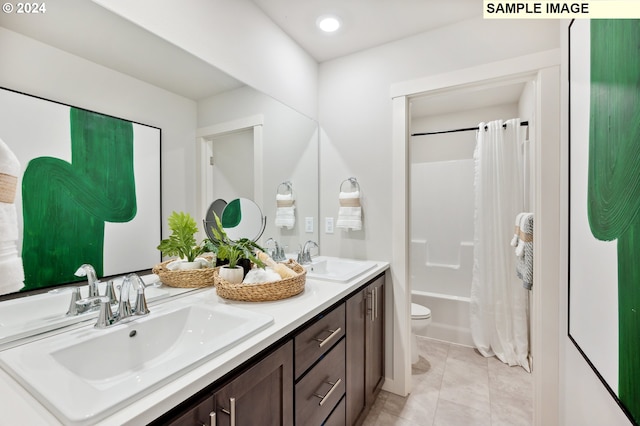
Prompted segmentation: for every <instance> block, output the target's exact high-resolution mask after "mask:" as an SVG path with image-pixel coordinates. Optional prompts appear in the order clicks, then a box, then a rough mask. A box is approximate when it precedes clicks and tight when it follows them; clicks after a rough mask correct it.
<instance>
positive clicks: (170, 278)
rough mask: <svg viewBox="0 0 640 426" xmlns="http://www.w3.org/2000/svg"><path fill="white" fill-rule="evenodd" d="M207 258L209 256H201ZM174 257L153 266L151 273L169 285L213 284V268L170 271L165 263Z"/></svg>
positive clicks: (195, 285)
mask: <svg viewBox="0 0 640 426" xmlns="http://www.w3.org/2000/svg"><path fill="white" fill-rule="evenodd" d="M203 257H204V258H207V259H209V260H211V259H213V258H212V257H210V256H203ZM174 260H175V259H171V260H167V261H165V262H162V263H159V264H157V265H156V266H154V267H153V270H152V271H153V273H154V274H157V275H158V276H159V277H160V281H162V283H163V284H165V285H168V286H169V287H179V288H199V287H210V286H212V285H213V284H214V273H215V268H202V269H188V270H180V271H171V270H169V269H168V268H167V265H168V264H169V263H171V262H173V261H174Z"/></svg>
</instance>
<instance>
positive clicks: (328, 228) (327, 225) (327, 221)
mask: <svg viewBox="0 0 640 426" xmlns="http://www.w3.org/2000/svg"><path fill="white" fill-rule="evenodd" d="M324 232H325V233H326V234H333V218H332V217H325V218H324Z"/></svg>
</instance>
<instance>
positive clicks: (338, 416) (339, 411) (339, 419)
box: [322, 396, 347, 426]
mask: <svg viewBox="0 0 640 426" xmlns="http://www.w3.org/2000/svg"><path fill="white" fill-rule="evenodd" d="M346 399H347V397H346V396H345V397H344V398H342V401H340V404H338V406H337V407H336V409H335V410H333V413H331V415H330V416H329V418H328V419H327V420H325V422H324V423H323V424H322V426H344V425H345V424H346V423H345V421H346V419H345V416H346V414H347V408H346V406H347V404H346Z"/></svg>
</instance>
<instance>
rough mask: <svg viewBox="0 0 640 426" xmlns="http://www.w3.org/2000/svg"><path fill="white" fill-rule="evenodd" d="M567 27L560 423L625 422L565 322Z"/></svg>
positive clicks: (563, 82) (564, 105)
mask: <svg viewBox="0 0 640 426" xmlns="http://www.w3.org/2000/svg"><path fill="white" fill-rule="evenodd" d="M568 27H569V22H568V21H563V22H562V25H561V29H560V31H561V32H560V39H561V47H562V78H561V80H560V81H561V89H562V90H561V94H562V98H561V114H562V120H561V122H562V125H563V128H562V139H561V141H562V153H563V157H564V158H563V160H562V176H563V182H562V191H563V192H562V197H561V203H562V204H561V205H562V212H561V220H562V224H563V226H562V232H561V244H562V247H563V249H564V250H563V253H562V254H563V262H562V264H563V265H564V266H565V268H564V270H563V271H562V274H561V276H560V277H559V281H560V282H559V287H558V288H559V291H560V330H561V332H562V335H561V336H560V357H561V358H560V373H561V376H560V395H561V401H560V409H561V415H562V424H564V425H580V424H583V425H628V424H631V422H630V421H629V420H628V419H627V417H626V416H625V415H624V413H623V411H622V409H621V408H620V407H619V406H618V405H617V403H616V402H615V400H614V398H613V397H612V396H611V395H610V394H609V393H608V391H607V390H606V388H605V387H604V385H603V384H602V382H601V381H600V380H599V379H598V377H597V376H596V374H595V373H594V372H593V370H592V369H591V368H590V367H589V365H588V364H587V362H586V361H585V359H584V358H583V357H582V355H581V354H580V353H579V352H578V350H577V349H576V347H575V345H574V344H573V343H572V342H571V340H569V337H568V336H567V322H568V308H567V306H568V297H569V295H568V283H567V270H566V268H567V266H568V265H567V262H568V253H567V239H568V231H567V220H566V218H567V210H566V209H567V207H568V203H567V200H568V192H567V174H568V170H567V164H568V159H567V148H568V143H569V139H568V126H567V123H568V121H569V114H568V103H569V99H568V65H569V60H568V57H569V52H568V38H567V37H568V31H569V30H568Z"/></svg>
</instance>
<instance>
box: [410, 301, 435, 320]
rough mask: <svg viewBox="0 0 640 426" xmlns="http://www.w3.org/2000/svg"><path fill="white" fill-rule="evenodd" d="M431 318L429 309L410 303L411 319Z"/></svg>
mask: <svg viewBox="0 0 640 426" xmlns="http://www.w3.org/2000/svg"><path fill="white" fill-rule="evenodd" d="M429 318H431V309H429V308H427V307H426V306H422V305H419V304H417V303H411V319H414V320H420V319H429Z"/></svg>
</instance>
